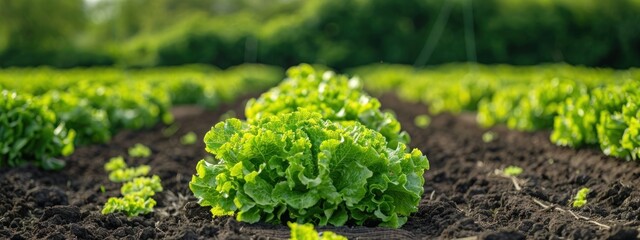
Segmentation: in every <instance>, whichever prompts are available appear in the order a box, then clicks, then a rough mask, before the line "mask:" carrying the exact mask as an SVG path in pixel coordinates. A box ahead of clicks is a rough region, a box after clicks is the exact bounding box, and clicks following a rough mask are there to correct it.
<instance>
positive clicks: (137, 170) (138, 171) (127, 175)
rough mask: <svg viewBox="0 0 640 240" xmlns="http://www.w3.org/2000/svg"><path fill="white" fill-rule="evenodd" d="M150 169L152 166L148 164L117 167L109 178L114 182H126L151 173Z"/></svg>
mask: <svg viewBox="0 0 640 240" xmlns="http://www.w3.org/2000/svg"><path fill="white" fill-rule="evenodd" d="M149 170H151V167H149V166H148V165H140V166H138V167H130V168H122V169H117V170H115V171H112V172H110V173H109V180H111V181H112V182H126V181H129V180H131V179H134V178H136V177H139V176H144V175H147V174H149Z"/></svg>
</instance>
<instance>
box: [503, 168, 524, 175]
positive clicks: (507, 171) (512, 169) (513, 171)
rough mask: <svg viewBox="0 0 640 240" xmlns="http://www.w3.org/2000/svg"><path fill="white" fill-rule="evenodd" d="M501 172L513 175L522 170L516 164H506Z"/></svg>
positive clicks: (520, 172) (518, 173)
mask: <svg viewBox="0 0 640 240" xmlns="http://www.w3.org/2000/svg"><path fill="white" fill-rule="evenodd" d="M502 172H503V173H504V175H507V176H512V177H515V176H518V175H520V174H522V172H523V170H522V168H521V167H518V166H508V167H506V168H505V169H504V170H502Z"/></svg>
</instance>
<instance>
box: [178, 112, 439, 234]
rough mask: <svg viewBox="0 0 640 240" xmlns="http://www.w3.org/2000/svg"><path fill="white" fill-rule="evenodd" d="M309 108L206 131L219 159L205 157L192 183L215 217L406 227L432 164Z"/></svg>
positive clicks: (209, 145)
mask: <svg viewBox="0 0 640 240" xmlns="http://www.w3.org/2000/svg"><path fill="white" fill-rule="evenodd" d="M322 117H323V115H322V114H319V113H315V112H309V111H297V112H292V113H286V114H279V115H272V116H267V117H262V118H259V119H257V120H254V121H250V122H243V121H240V120H238V119H228V120H226V121H224V122H220V123H218V124H216V125H215V126H214V127H212V129H211V130H210V131H209V132H208V133H207V134H206V136H205V143H206V150H207V151H208V152H210V153H213V154H214V155H215V157H216V159H217V162H215V163H210V162H207V161H205V160H201V161H200V162H199V163H198V165H197V167H196V170H197V175H195V176H193V178H192V180H191V183H190V188H191V190H192V191H193V193H194V195H195V196H196V197H197V198H198V199H199V202H200V204H201V205H202V206H211V207H212V209H211V212H212V213H213V215H214V216H223V215H234V214H235V215H237V219H238V220H240V221H245V222H250V223H253V222H257V221H266V222H273V223H282V222H283V221H284V220H288V219H293V220H294V221H296V222H299V223H313V224H318V225H327V224H331V225H335V226H341V225H344V224H347V223H349V224H359V225H361V224H364V223H371V224H379V225H381V226H387V227H394V228H397V227H400V226H401V225H403V224H404V223H405V222H406V220H407V216H408V215H409V214H410V213H412V212H415V211H416V210H417V206H418V203H419V202H420V199H421V195H422V193H423V191H424V189H423V184H424V178H423V173H424V171H425V170H426V169H428V168H429V162H428V160H427V158H426V157H425V156H423V155H422V153H421V152H420V150H418V149H414V150H412V151H411V152H409V153H408V152H406V145H405V144H403V143H398V144H397V147H396V148H395V149H392V148H389V147H388V144H387V141H386V139H385V137H384V136H383V135H382V134H380V133H378V132H377V131H374V130H371V129H369V128H367V127H366V126H364V125H362V124H361V123H360V122H358V121H340V122H334V121H331V120H327V119H323V118H322Z"/></svg>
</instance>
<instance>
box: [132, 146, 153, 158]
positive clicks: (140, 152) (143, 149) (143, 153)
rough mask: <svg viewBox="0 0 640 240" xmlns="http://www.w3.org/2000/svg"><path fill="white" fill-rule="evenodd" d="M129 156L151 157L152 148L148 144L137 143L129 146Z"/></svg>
mask: <svg viewBox="0 0 640 240" xmlns="http://www.w3.org/2000/svg"><path fill="white" fill-rule="evenodd" d="M129 156H132V157H149V156H151V149H149V148H148V147H147V146H145V145H143V144H141V143H136V145H134V146H133V147H131V148H129Z"/></svg>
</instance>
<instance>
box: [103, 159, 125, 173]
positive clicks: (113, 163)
mask: <svg viewBox="0 0 640 240" xmlns="http://www.w3.org/2000/svg"><path fill="white" fill-rule="evenodd" d="M124 168H127V163H126V162H125V161H124V158H123V157H122V156H117V157H112V158H111V159H109V161H108V162H107V163H106V164H105V165H104V170H106V171H107V172H113V171H116V170H120V169H124Z"/></svg>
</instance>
